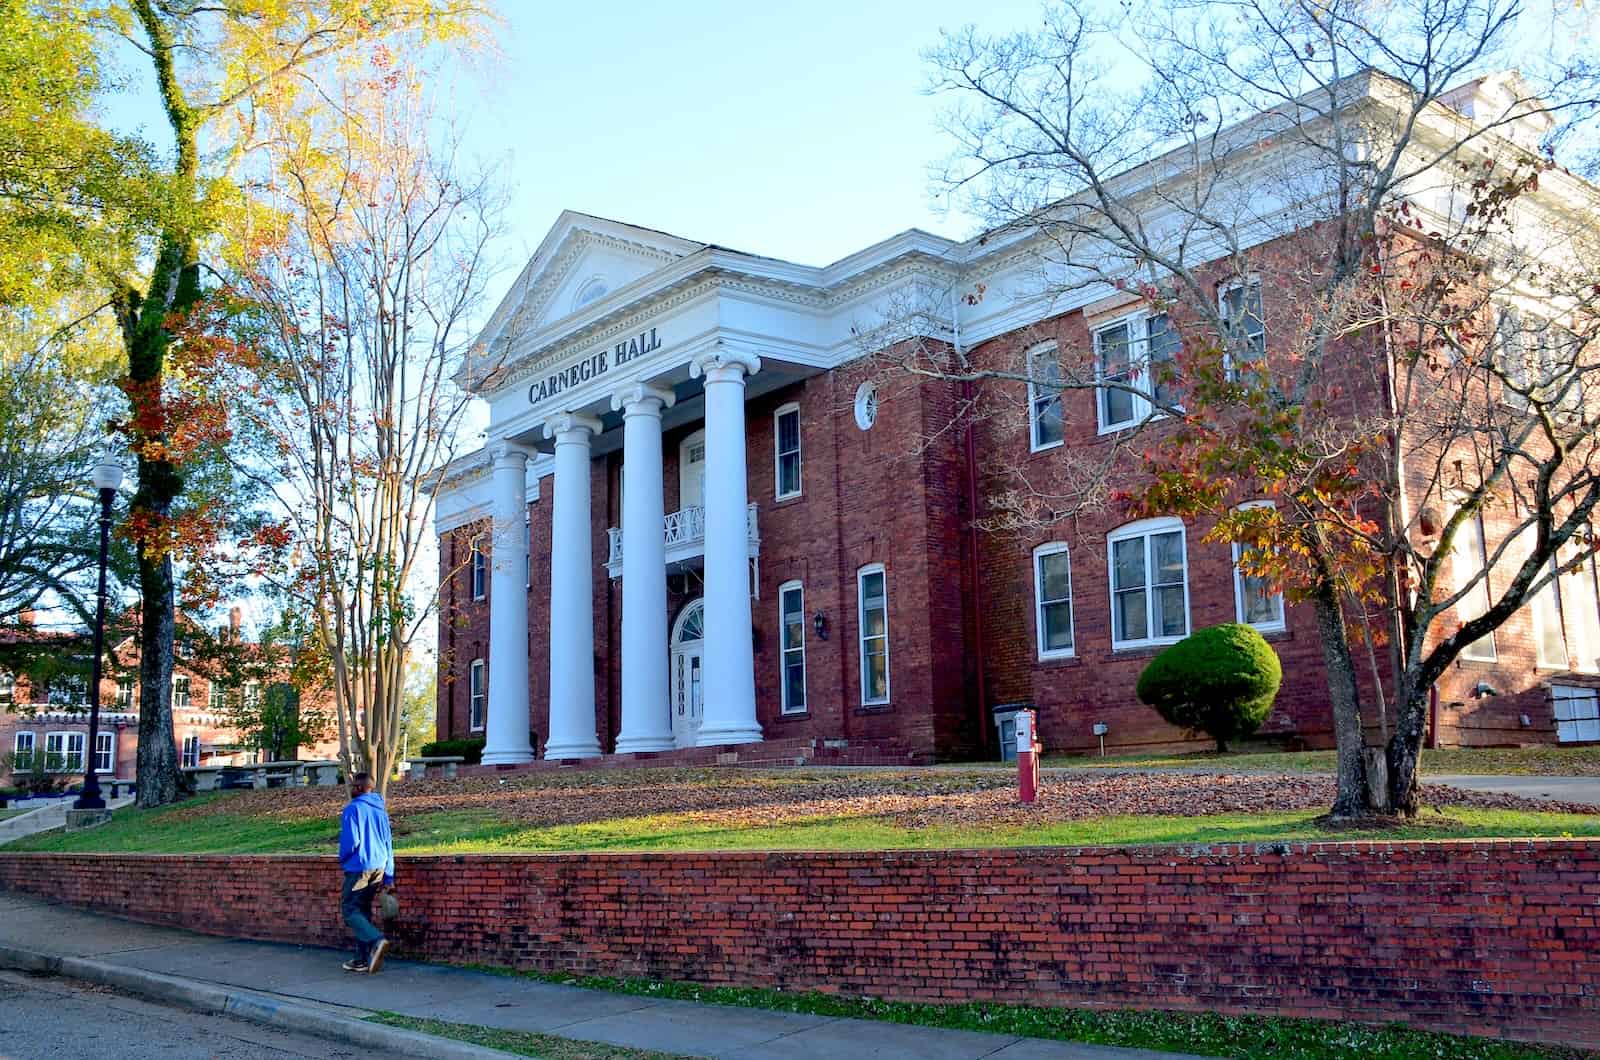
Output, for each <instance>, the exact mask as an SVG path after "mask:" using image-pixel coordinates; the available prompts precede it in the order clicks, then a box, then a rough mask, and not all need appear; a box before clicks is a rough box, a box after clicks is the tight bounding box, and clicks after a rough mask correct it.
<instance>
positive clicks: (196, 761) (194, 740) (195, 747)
mask: <svg viewBox="0 0 1600 1060" xmlns="http://www.w3.org/2000/svg"><path fill="white" fill-rule="evenodd" d="M199 765H200V737H199V736H198V735H195V736H185V737H184V738H183V768H184V769H195V768H197V767H198V766H199Z"/></svg>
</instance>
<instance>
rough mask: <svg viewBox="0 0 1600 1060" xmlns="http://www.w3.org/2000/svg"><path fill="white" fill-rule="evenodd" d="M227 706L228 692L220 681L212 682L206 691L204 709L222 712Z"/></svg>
mask: <svg viewBox="0 0 1600 1060" xmlns="http://www.w3.org/2000/svg"><path fill="white" fill-rule="evenodd" d="M227 705H228V690H227V688H225V687H224V686H223V684H222V682H221V681H216V680H213V681H212V682H211V685H210V687H209V688H207V689H206V708H207V709H208V710H222V709H223V708H224V707H226V706H227Z"/></svg>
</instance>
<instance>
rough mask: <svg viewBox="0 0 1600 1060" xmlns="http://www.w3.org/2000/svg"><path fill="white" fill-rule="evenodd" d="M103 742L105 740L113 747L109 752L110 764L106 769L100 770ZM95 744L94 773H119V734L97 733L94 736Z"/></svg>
mask: <svg viewBox="0 0 1600 1060" xmlns="http://www.w3.org/2000/svg"><path fill="white" fill-rule="evenodd" d="M101 740H105V741H107V742H108V743H110V745H111V750H110V751H109V752H107V754H108V755H109V758H108V761H109V763H110V764H108V765H107V766H106V767H105V768H104V769H101V768H100V751H99V743H100V741H101ZM94 742H95V744H96V749H95V755H94V771H95V772H96V773H115V772H116V771H117V734H116V733H114V732H97V733H95V734H94Z"/></svg>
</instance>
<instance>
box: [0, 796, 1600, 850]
mask: <svg viewBox="0 0 1600 1060" xmlns="http://www.w3.org/2000/svg"><path fill="white" fill-rule="evenodd" d="M216 797H217V796H212V798H216ZM222 797H223V798H226V797H227V796H222ZM1319 812H1320V811H1305V810H1297V811H1286V812H1276V813H1259V814H1242V813H1241V814H1221V815H1214V816H1209V817H1177V816H1138V817H1134V816H1123V817H1101V818H1091V819H1088V820H1080V821H1052V822H1042V823H1039V824H1036V825H994V826H975V825H956V824H935V825H931V826H928V827H922V828H911V827H906V826H904V825H901V824H897V823H895V822H894V821H892V820H889V819H887V818H882V817H842V818H832V819H829V818H824V819H808V820H802V821H791V822H786V823H782V824H774V825H747V826H730V825H726V824H713V823H706V822H699V821H694V820H685V819H683V818H681V817H678V816H669V815H655V816H638V817H626V818H620V819H616V820H610V821H603V822H590V823H585V824H563V825H550V826H543V827H530V826H528V825H525V824H520V823H517V822H515V821H506V820H501V819H499V818H497V817H496V816H495V815H494V814H493V812H492V811H488V810H457V811H445V812H438V813H429V814H419V815H416V816H414V817H411V818H409V819H408V820H407V821H406V824H405V829H404V830H403V831H402V832H401V833H400V834H398V835H397V836H396V837H395V846H396V848H397V849H398V850H399V851H400V852H401V853H402V854H406V853H409V854H460V853H497V854H505V853H518V852H526V853H558V852H568V851H598V850H878V849H951V848H960V847H985V846H996V847H1014V846H1098V845H1145V844H1164V843H1231V842H1255V841H1260V840H1272V839H1284V840H1301V839H1307V840H1314V839H1342V838H1351V837H1352V833H1350V832H1349V831H1338V832H1330V831H1328V830H1326V829H1323V828H1319V827H1318V826H1317V824H1316V823H1315V820H1316V818H1317V817H1318V816H1319ZM1444 814H1445V816H1446V819H1445V820H1439V819H1437V818H1424V819H1420V820H1419V821H1418V822H1417V823H1414V824H1411V825H1407V826H1405V827H1402V828H1397V829H1386V830H1382V831H1379V832H1363V833H1360V834H1359V835H1360V838H1383V839H1462V838H1482V837H1491V836H1600V815H1577V814H1557V813H1534V812H1526V811H1515V810H1488V809H1476V808H1469V807H1445V808H1444ZM337 839H338V821H337V820H336V819H333V818H331V817H313V818H289V819H285V818H284V817H282V816H271V817H246V816H239V815H233V814H221V813H219V814H209V815H206V816H202V817H195V816H193V815H182V816H175V811H174V810H173V809H172V808H163V809H159V810H136V809H132V808H128V809H124V810H121V811H119V812H118V813H117V815H116V817H115V819H114V820H112V822H111V823H110V824H107V825H104V826H102V827H100V828H95V829H91V830H89V831H83V832H74V833H71V834H68V833H66V832H61V831H54V832H44V833H39V834H36V835H33V836H26V837H24V838H22V839H19V840H17V841H15V842H13V843H11V844H9V845H6V846H4V847H0V849H3V850H5V851H7V852H10V851H19V850H48V851H74V852H75V851H105V852H127V853H132V852H159V853H169V854H177V853H191V854H199V853H233V854H270V853H284V854H317V853H321V854H329V853H333V852H334V850H335V848H336V845H337Z"/></svg>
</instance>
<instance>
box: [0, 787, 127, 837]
mask: <svg viewBox="0 0 1600 1060" xmlns="http://www.w3.org/2000/svg"><path fill="white" fill-rule="evenodd" d="M72 801H73V800H71V799H53V800H52V801H50V802H49V803H47V804H45V805H43V806H40V807H39V808H38V809H34V810H29V811H28V812H27V813H19V814H17V815H16V816H15V817H7V818H6V819H5V820H3V821H0V844H3V843H9V842H11V841H12V840H13V839H21V838H22V837H23V836H25V835H33V833H35V832H48V831H49V830H50V829H52V828H61V827H62V826H64V825H65V824H66V823H67V811H68V810H70V809H72ZM132 802H133V796H132V795H124V796H123V797H122V798H120V799H107V800H106V808H107V809H111V810H117V809H121V808H122V807H124V806H127V805H129V804H130V803H132Z"/></svg>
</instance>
